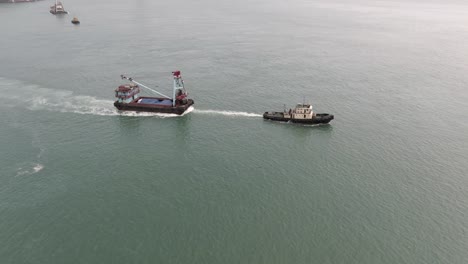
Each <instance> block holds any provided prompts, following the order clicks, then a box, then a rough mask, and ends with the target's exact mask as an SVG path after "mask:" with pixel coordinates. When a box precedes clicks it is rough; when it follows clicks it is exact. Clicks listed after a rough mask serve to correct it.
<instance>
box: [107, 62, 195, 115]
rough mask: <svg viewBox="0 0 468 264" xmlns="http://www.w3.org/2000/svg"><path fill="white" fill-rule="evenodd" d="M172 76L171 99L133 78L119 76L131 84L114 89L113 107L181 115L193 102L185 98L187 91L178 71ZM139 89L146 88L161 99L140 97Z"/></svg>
mask: <svg viewBox="0 0 468 264" xmlns="http://www.w3.org/2000/svg"><path fill="white" fill-rule="evenodd" d="M172 75H173V77H174V81H173V83H174V87H173V91H172V95H173V96H172V98H171V97H169V96H166V95H164V94H162V93H160V92H158V91H155V90H153V89H151V88H149V87H148V86H145V85H143V84H141V83H139V82H137V81H135V80H134V79H133V78H128V77H125V76H124V75H120V77H121V78H122V79H126V80H129V81H130V82H131V84H126V85H120V86H119V87H118V88H117V89H115V97H117V101H115V102H114V106H115V107H116V108H117V109H119V110H121V111H137V112H156V113H168V114H177V115H182V114H183V113H184V112H185V111H187V109H188V108H189V107H190V106H191V105H193V103H194V102H193V100H192V99H188V98H187V95H188V94H187V90H186V89H185V87H184V81H183V80H182V77H181V75H180V71H174V72H172ZM140 87H143V88H146V89H148V90H150V91H152V92H154V93H156V94H158V95H160V96H162V97H143V96H142V97H140V96H139V93H140Z"/></svg>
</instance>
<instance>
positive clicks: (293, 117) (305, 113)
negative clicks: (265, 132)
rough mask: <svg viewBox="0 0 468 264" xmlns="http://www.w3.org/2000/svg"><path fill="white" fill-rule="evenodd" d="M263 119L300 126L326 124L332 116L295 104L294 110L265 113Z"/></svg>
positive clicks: (308, 105) (307, 105)
mask: <svg viewBox="0 0 468 264" xmlns="http://www.w3.org/2000/svg"><path fill="white" fill-rule="evenodd" d="M263 118H264V119H268V120H272V121H280V122H291V123H300V124H328V123H330V121H332V120H333V119H334V116H333V115H331V114H326V113H322V114H319V113H315V112H314V111H313V110H312V105H310V104H305V103H304V104H297V105H296V107H295V108H294V109H289V111H286V108H285V109H284V111H283V112H265V113H264V114H263Z"/></svg>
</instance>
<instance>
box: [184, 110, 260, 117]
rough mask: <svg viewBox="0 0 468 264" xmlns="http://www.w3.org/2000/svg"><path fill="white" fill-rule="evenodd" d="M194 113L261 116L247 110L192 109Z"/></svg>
mask: <svg viewBox="0 0 468 264" xmlns="http://www.w3.org/2000/svg"><path fill="white" fill-rule="evenodd" d="M193 112H194V113H197V114H210V115H224V116H234V117H235V116H244V117H262V115H259V114H255V113H248V112H236V111H219V110H198V109H194V110H193Z"/></svg>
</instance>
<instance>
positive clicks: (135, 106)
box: [114, 97, 194, 115]
mask: <svg viewBox="0 0 468 264" xmlns="http://www.w3.org/2000/svg"><path fill="white" fill-rule="evenodd" d="M145 98H148V99H158V100H165V98H156V97H145ZM193 104H194V102H193V100H192V99H187V103H185V104H177V105H176V106H174V107H173V106H172V105H158V104H145V103H138V99H135V100H133V101H132V102H130V103H119V102H118V101H115V102H114V106H115V107H116V108H117V109H119V110H121V111H135V112H153V113H165V114H176V115H182V114H183V113H184V112H185V111H187V109H188V108H189V107H190V106H192V105H193Z"/></svg>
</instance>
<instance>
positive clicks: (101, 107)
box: [0, 77, 193, 118]
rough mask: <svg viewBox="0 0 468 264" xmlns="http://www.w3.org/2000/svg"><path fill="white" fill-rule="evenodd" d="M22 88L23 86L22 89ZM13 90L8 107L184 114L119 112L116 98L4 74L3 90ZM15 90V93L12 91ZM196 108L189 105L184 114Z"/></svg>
mask: <svg viewBox="0 0 468 264" xmlns="http://www.w3.org/2000/svg"><path fill="white" fill-rule="evenodd" d="M18 87H19V88H18ZM2 90H5V91H8V92H10V95H9V96H10V98H9V99H10V100H9V101H8V103H9V105H8V106H10V107H11V106H24V107H26V108H27V109H29V110H31V111H51V112H62V113H75V114H82V115H98V116H137V117H139V116H157V117H162V118H166V117H180V115H176V114H164V113H149V112H140V113H137V112H132V111H121V112H120V111H118V110H117V109H116V108H115V107H114V101H112V100H103V99H98V98H96V97H92V96H84V95H74V94H73V92H71V91H64V90H57V89H49V88H44V87H40V86H38V85H34V84H25V83H23V82H21V81H17V80H10V79H5V78H2V77H0V92H2ZM11 91H12V92H13V93H11ZM191 111H193V107H191V108H189V109H188V110H187V111H186V112H185V113H184V114H183V115H181V116H184V115H185V114H187V113H189V112H191Z"/></svg>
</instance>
